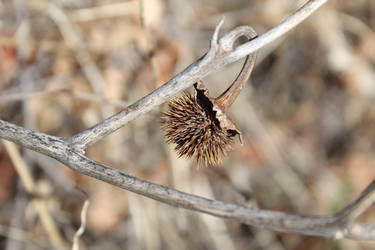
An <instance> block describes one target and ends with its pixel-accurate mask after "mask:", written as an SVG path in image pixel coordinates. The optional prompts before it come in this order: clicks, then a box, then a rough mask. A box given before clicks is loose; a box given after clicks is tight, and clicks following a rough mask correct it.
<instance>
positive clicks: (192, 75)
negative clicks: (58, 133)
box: [69, 0, 327, 150]
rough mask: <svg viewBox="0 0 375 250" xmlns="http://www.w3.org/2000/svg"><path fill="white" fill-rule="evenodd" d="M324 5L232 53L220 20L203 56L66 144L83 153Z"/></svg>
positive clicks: (313, 2)
mask: <svg viewBox="0 0 375 250" xmlns="http://www.w3.org/2000/svg"><path fill="white" fill-rule="evenodd" d="M325 2H327V0H310V1H309V2H307V3H306V4H305V5H304V6H303V7H301V8H300V9H299V10H297V11H296V13H294V14H293V15H291V16H290V17H288V18H287V19H286V20H284V21H283V22H282V23H280V24H279V25H277V26H276V27H274V28H272V29H271V30H269V31H268V32H266V33H265V34H263V35H261V36H259V37H257V38H255V39H253V40H251V41H249V42H247V43H245V44H243V45H242V46H240V47H238V48H236V49H233V46H228V45H232V44H233V43H234V41H235V40H236V39H237V38H238V36H236V35H234V34H233V31H232V32H228V33H227V34H226V35H224V36H223V37H222V38H221V39H219V40H218V33H219V31H220V28H221V26H222V24H223V20H221V21H220V23H219V24H218V25H217V27H216V29H215V32H214V35H213V37H212V40H211V46H210V49H209V51H208V52H207V54H206V55H205V56H203V57H202V58H201V59H199V60H197V61H196V62H194V63H193V64H191V65H190V66H188V67H187V68H186V69H185V70H184V71H182V72H181V73H179V74H177V75H176V76H175V77H173V78H172V79H171V80H169V81H168V82H167V83H165V84H164V85H163V86H161V87H160V88H158V89H156V90H155V91H154V92H152V93H150V94H149V95H147V96H145V97H143V98H142V99H140V100H138V101H136V102H135V103H134V104H132V105H130V106H128V107H127V108H125V109H124V110H122V111H121V112H119V113H117V114H116V115H114V116H111V117H110V118H108V119H106V120H104V121H103V122H102V123H99V124H97V125H95V126H94V127H92V128H89V129H87V130H85V131H82V132H80V133H78V134H76V135H74V136H72V137H71V138H70V139H69V140H70V141H71V143H72V144H74V147H75V148H76V149H77V150H84V149H85V148H87V147H88V146H90V145H92V144H95V143H96V142H98V141H100V140H101V139H102V138H103V137H105V136H106V135H108V134H110V133H112V132H114V131H116V130H117V129H119V128H121V127H122V126H124V125H125V124H127V123H128V122H130V121H132V120H134V119H136V118H137V117H139V116H140V115H142V114H145V113H147V112H149V111H150V110H152V109H153V108H155V107H157V106H158V105H160V104H162V103H164V102H165V101H167V100H168V99H169V98H170V97H172V96H174V95H176V94H177V93H179V92H181V91H182V90H184V89H186V88H188V87H190V86H191V85H193V84H194V83H195V82H197V81H198V80H199V79H202V78H203V77H205V76H206V75H208V74H210V73H211V72H214V71H215V70H217V69H219V68H221V67H223V66H225V65H227V64H230V63H232V62H235V61H237V60H239V59H241V58H243V57H244V56H246V55H249V54H251V53H253V52H255V51H256V50H258V49H260V48H261V47H263V46H265V45H266V44H268V43H270V42H272V41H274V40H275V39H277V38H278V37H280V36H281V35H283V34H285V33H286V32H288V31H290V30H291V29H292V28H294V27H295V26H297V25H298V24H299V23H301V22H302V21H303V20H304V19H306V18H307V17H308V16H310V15H311V14H312V13H313V12H314V11H315V10H317V9H318V8H319V7H320V6H322V5H323V4H324V3H325ZM237 32H238V33H241V32H242V31H241V29H239V30H237Z"/></svg>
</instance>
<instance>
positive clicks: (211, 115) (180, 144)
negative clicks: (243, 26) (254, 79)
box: [161, 30, 256, 166]
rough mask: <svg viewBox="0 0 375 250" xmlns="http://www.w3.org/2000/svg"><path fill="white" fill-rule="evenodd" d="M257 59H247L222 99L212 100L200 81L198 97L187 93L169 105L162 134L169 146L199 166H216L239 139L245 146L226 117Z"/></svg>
mask: <svg viewBox="0 0 375 250" xmlns="http://www.w3.org/2000/svg"><path fill="white" fill-rule="evenodd" d="M247 36H249V39H250V38H252V37H254V36H256V33H255V31H253V30H251V31H250V34H247ZM255 59H256V54H255V53H254V54H251V55H249V56H248V57H247V58H246V60H245V63H244V65H243V67H242V70H241V72H240V74H239V75H238V76H237V78H236V79H235V80H234V82H233V83H232V84H231V85H230V86H229V87H228V89H227V90H225V91H224V92H223V93H222V94H221V95H220V96H219V97H217V98H215V99H214V98H212V97H210V95H209V93H208V89H207V88H206V87H205V86H204V83H203V82H202V81H198V82H197V83H195V84H194V89H195V95H190V94H187V93H184V94H183V95H182V96H179V97H176V98H174V99H172V100H171V101H170V102H169V103H168V107H169V110H168V111H167V112H166V113H162V117H161V123H162V130H163V131H164V136H165V138H166V141H167V143H175V144H176V147H175V150H176V151H177V153H178V155H179V156H180V157H185V158H192V159H193V160H194V161H195V162H196V163H198V164H199V165H206V166H208V165H216V164H218V163H219V162H220V161H221V155H224V156H226V155H227V153H228V152H229V151H230V150H231V149H232V145H233V141H234V140H233V137H234V136H235V135H239V136H240V141H241V142H242V139H241V133H240V132H239V131H238V130H237V128H236V126H235V125H234V124H233V122H232V121H231V120H230V119H229V118H228V117H227V116H226V114H225V113H226V111H227V109H228V108H229V107H230V106H231V105H232V104H233V102H234V101H235V99H236V98H237V96H238V94H239V93H240V92H241V90H242V89H243V87H244V85H245V83H246V81H247V79H248V78H249V76H250V74H251V72H252V69H253V67H254V64H255Z"/></svg>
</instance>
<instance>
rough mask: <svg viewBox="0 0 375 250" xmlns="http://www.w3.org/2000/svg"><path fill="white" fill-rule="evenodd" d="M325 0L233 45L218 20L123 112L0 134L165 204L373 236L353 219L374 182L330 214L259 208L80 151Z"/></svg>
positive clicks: (276, 225) (324, 232) (257, 222)
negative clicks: (203, 41)
mask: <svg viewBox="0 0 375 250" xmlns="http://www.w3.org/2000/svg"><path fill="white" fill-rule="evenodd" d="M325 2H326V0H311V1H309V2H308V3H307V4H306V5H305V6H304V7H302V8H301V9H300V10H298V11H297V12H296V13H295V14H293V15H292V16H290V17H289V18H287V19H286V20H285V21H284V22H283V23H281V24H280V25H278V26H276V27H275V28H273V29H271V30H270V31H268V32H267V33H265V34H263V35H261V36H259V37H258V38H255V39H253V40H251V41H249V42H247V43H246V44H244V45H241V46H240V47H238V48H236V49H232V46H231V45H232V44H233V42H234V41H235V39H234V38H233V37H230V36H229V35H228V34H230V33H228V34H227V35H224V36H223V37H222V38H220V39H218V37H219V36H218V34H219V29H220V27H221V25H222V23H223V21H221V22H220V23H219V25H218V26H217V27H216V30H215V33H214V36H213V38H212V41H211V46H210V49H209V51H208V52H207V54H206V55H205V56H204V57H202V58H201V59H199V60H198V61H196V62H195V63H193V64H192V65H190V66H189V67H187V68H186V69H185V70H184V71H183V72H181V73H180V74H178V75H177V76H175V77H174V78H173V79H171V80H170V81H169V82H167V83H166V84H164V85H163V86H162V87H160V88H159V89H157V90H155V91H154V92H153V93H151V94H149V95H148V96H146V97H144V98H142V99H140V100H138V101H137V102H135V103H134V104H132V105H130V106H129V107H127V108H126V109H124V110H123V111H122V112H120V113H118V114H116V115H114V116H112V117H110V118H109V119H107V120H105V121H104V122H102V123H100V124H98V125H96V126H94V127H93V128H90V129H88V130H86V131H83V132H81V133H79V134H77V135H74V136H72V137H69V138H66V139H64V138H60V137H56V136H51V135H47V134H43V133H38V132H34V131H31V130H28V129H25V128H22V127H19V126H17V125H14V124H11V123H9V122H6V121H2V120H0V138H4V139H6V140H10V141H13V142H15V143H17V144H20V145H22V146H24V147H26V148H29V149H31V150H34V151H37V152H40V153H42V154H45V155H47V156H50V157H52V158H54V159H56V160H58V161H60V162H61V163H63V164H65V165H67V166H68V167H70V168H72V169H73V170H76V171H77V172H80V173H82V174H85V175H88V176H91V177H94V178H96V179H99V180H102V181H105V182H107V183H110V184H112V185H115V186H118V187H120V188H123V189H126V190H129V191H131V192H134V193H137V194H140V195H143V196H147V197H149V198H152V199H155V200H158V201H161V202H164V203H166V204H170V205H173V206H176V207H181V208H186V209H189V210H194V211H198V212H202V213H206V214H210V215H213V216H217V217H221V218H228V219H233V220H237V221H240V222H242V223H246V224H249V225H253V226H257V227H262V228H267V229H273V230H278V231H283V232H295V233H300V234H306V235H314V236H322V237H330V238H342V237H345V238H352V239H357V240H375V225H368V224H363V223H358V222H356V221H354V219H356V218H357V217H358V216H359V215H360V214H361V213H362V212H363V211H365V210H366V209H367V208H368V207H369V206H370V205H371V204H372V203H373V202H374V199H375V195H374V194H375V184H374V182H373V183H371V184H370V185H369V187H368V188H367V189H366V190H365V191H364V192H363V193H362V195H361V196H360V197H359V198H358V199H357V200H356V201H354V202H353V203H352V204H350V205H349V206H348V207H346V208H345V209H343V210H342V211H341V212H340V213H338V214H336V215H333V216H301V215H288V214H285V213H281V212H275V211H269V210H262V209H258V208H255V207H246V206H240V205H236V204H230V203H224V202H220V201H216V200H209V199H206V198H203V197H199V196H195V195H191V194H187V193H184V192H180V191H178V190H175V189H172V188H169V187H165V186H162V185H158V184H154V183H151V182H148V181H145V180H142V179H139V178H137V177H134V176H131V175H128V174H126V173H124V172H122V171H119V170H117V169H113V168H110V167H108V166H105V165H103V164H101V163H99V162H96V161H94V160H91V159H89V158H87V157H86V156H84V155H83V153H84V149H85V148H86V147H88V146H89V145H92V144H94V143H96V142H98V141H99V140H101V139H102V138H103V137H104V136H106V135H108V134H110V133H112V132H114V131H115V130H117V129H119V128H120V127H122V126H124V125H125V124H126V123H128V122H130V121H132V120H134V119H135V118H137V117H138V116H140V115H142V114H144V113H146V112H148V111H150V110H151V109H152V108H154V107H156V106H157V105H160V104H161V103H163V102H165V101H166V100H168V99H169V98H170V97H172V96H173V95H175V94H177V93H179V92H180V91H182V90H184V89H186V88H187V87H189V86H191V85H192V84H193V83H194V82H196V81H197V80H199V79H201V78H202V77H204V76H205V75H207V74H209V73H211V72H213V71H215V70H216V69H218V68H220V67H223V66H224V65H227V64H229V63H231V62H234V61H236V60H239V59H240V58H242V57H244V56H246V55H249V54H251V53H254V52H255V51H256V50H257V49H259V48H261V47H262V46H264V45H265V44H267V43H270V42H271V41H273V40H274V39H276V38H278V37H280V36H281V35H282V34H284V33H286V32H287V31H289V30H290V29H291V28H293V27H295V26H296V25H297V24H298V23H300V22H302V21H303V20H304V19H305V18H306V17H307V16H309V15H311V14H312V13H313V12H314V11H315V10H316V9H317V8H318V7H320V6H321V5H323V4H324V3H325Z"/></svg>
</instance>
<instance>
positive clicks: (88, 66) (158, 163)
mask: <svg viewBox="0 0 375 250" xmlns="http://www.w3.org/2000/svg"><path fill="white" fill-rule="evenodd" d="M303 2H305V1H292V0H280V1H272V0H252V1H245V0H232V1H224V0H204V1H198V0H190V1H178V0H164V1H163V0H139V1H137V0H133V1H116V0H0V119H2V120H6V121H9V122H12V123H15V124H18V125H21V126H24V127H26V128H29V129H33V130H36V131H40V132H44V133H48V134H52V135H56V136H70V135H73V134H75V133H77V132H79V131H81V130H84V129H86V128H88V127H90V126H92V125H94V124H96V123H98V122H100V121H102V120H103V119H104V118H106V117H108V116H110V115H112V114H114V113H116V112H118V111H120V110H121V109H122V108H124V107H126V106H127V105H128V104H131V103H133V102H134V101H136V100H138V99H139V98H141V97H143V96H145V95H146V94H148V93H150V92H151V91H153V90H154V89H155V88H157V87H159V86H160V85H161V84H163V83H164V82H166V81H167V80H169V79H170V78H171V77H172V76H174V75H175V74H176V73H178V72H180V71H181V70H183V69H184V68H185V67H186V66H188V65H189V64H191V63H192V62H194V61H195V60H197V59H198V58H199V57H201V56H202V55H203V54H204V53H205V52H206V51H207V49H208V46H209V41H210V38H211V35H212V34H213V30H214V28H215V25H216V24H217V23H218V21H219V20H220V18H221V17H222V16H224V17H225V23H224V27H223V29H222V32H225V31H228V30H230V29H232V28H234V27H236V26H238V25H251V26H252V27H254V29H255V30H256V31H257V32H258V33H259V34H262V33H264V32H266V31H267V30H268V29H270V28H272V27H273V26H275V25H277V24H278V23H279V22H281V21H282V20H283V19H284V18H285V17H287V16H288V15H290V14H291V13H293V11H295V10H296V9H297V8H298V7H299V6H301V5H302V4H303ZM241 64H242V61H239V62H237V63H235V64H232V65H229V66H227V67H225V69H222V70H220V71H218V72H216V73H214V74H212V75H210V76H208V77H207V78H206V79H204V81H205V82H206V83H207V86H208V88H209V89H210V92H211V93H212V95H213V96H216V95H219V94H220V93H221V92H222V91H223V90H224V89H225V88H226V86H227V85H228V84H229V83H230V82H231V81H232V79H233V78H234V77H235V76H236V74H237V73H238V72H239V70H240V68H241ZM374 102H375V1H371V0H356V1H350V0H332V1H329V2H328V4H326V5H325V6H324V7H323V8H321V9H320V10H319V11H318V12H316V13H315V14H314V15H313V16H311V17H310V18H308V19H307V20H306V21H305V22H304V23H303V24H301V25H299V26H298V27H297V28H295V29H294V30H293V31H292V32H290V33H288V34H287V35H285V36H283V37H282V38H281V39H279V40H277V41H275V42H273V43H272V44H270V45H268V46H266V47H264V48H262V49H261V51H260V54H259V57H258V61H257V64H256V67H255V71H254V73H253V75H252V76H251V79H250V80H249V82H248V84H247V86H246V88H245V89H244V91H242V93H241V95H240V96H239V98H238V99H237V101H236V102H235V103H234V105H233V106H232V107H231V108H230V110H229V116H230V117H231V118H232V120H233V121H234V122H235V123H236V124H237V127H238V129H239V130H241V132H242V134H243V137H244V145H243V146H240V144H239V142H237V143H236V146H235V147H234V150H233V151H232V152H231V153H230V155H229V156H228V157H226V158H225V159H224V160H223V162H222V164H220V165H219V166H216V167H208V168H205V167H198V166H196V165H194V164H193V163H192V162H190V161H186V160H183V159H179V158H178V157H177V156H176V153H175V152H174V150H173V145H167V144H165V142H164V141H163V135H162V132H161V131H160V122H159V120H160V111H163V110H165V108H166V105H162V106H160V108H159V109H158V110H154V111H152V112H149V113H147V114H145V115H143V116H142V117H140V118H138V119H136V120H135V121H133V122H131V123H129V124H128V125H127V126H125V127H124V128H121V129H120V130H118V131H117V132H116V133H114V134H112V135H111V136H108V137H107V138H105V139H104V140H103V141H101V142H100V143H98V144H96V145H94V146H92V147H90V148H89V150H88V152H87V155H88V156H89V157H91V158H93V159H95V160H98V161H100V162H103V163H105V164H108V165H110V166H112V167H114V168H117V169H121V170H123V171H125V172H126V173H130V174H132V175H135V176H137V177H140V178H143V179H146V180H148V181H152V182H155V183H158V184H162V185H166V186H170V187H174V188H177V189H178V190H181V191H185V192H189V193H193V194H197V195H201V196H204V197H208V198H214V199H218V200H221V201H226V202H232V203H236V204H242V205H248V206H258V207H260V208H263V209H270V210H277V211H283V212H287V213H296V214H316V215H328V214H332V213H335V212H337V211H338V210H340V209H341V208H343V207H344V206H345V205H347V204H348V203H349V202H350V201H352V200H353V199H354V198H355V197H356V196H358V195H359V194H360V192H361V191H362V190H363V189H364V188H365V187H366V186H367V185H368V184H369V183H370V182H371V181H372V180H373V179H374V178H375V129H374V127H375V105H374ZM19 152H20V153H21V154H22V155H21V156H19V157H20V158H21V159H23V161H24V163H25V165H24V166H23V167H21V169H22V168H23V169H29V171H30V172H31V174H32V181H33V182H34V186H35V190H34V194H32V195H31V194H29V193H28V192H26V191H25V188H24V186H25V185H24V181H23V180H21V179H20V177H19V174H18V173H17V172H16V170H15V165H19V163H17V162H16V161H15V160H14V158H10V157H9V154H8V153H9V147H7V148H6V147H5V144H4V143H1V142H0V249H6V250H18V249H32V250H33V249H55V248H56V247H59V246H60V247H61V248H64V247H65V249H69V248H71V246H72V241H73V236H74V233H75V232H76V230H77V229H78V227H79V226H80V223H81V222H80V214H81V211H82V205H83V203H84V201H85V199H86V197H88V199H89V201H90V206H89V208H88V211H87V215H86V216H87V225H86V231H85V233H84V234H83V235H82V236H81V239H80V249H92V250H96V249H97V250H99V249H202V250H203V249H205V250H206V249H207V250H211V249H225V250H240V249H273V250H283V249H293V250H299V249H351V250H356V249H374V247H375V244H374V243H364V242H357V241H352V240H339V241H335V240H331V239H323V238H316V237H307V236H301V235H296V234H289V233H278V232H273V231H270V230H264V229H258V228H254V227H251V226H247V225H243V224H241V223H238V222H234V221H229V220H223V219H217V218H214V217H211V216H208V215H203V214H199V213H194V212H190V211H186V210H183V209H176V208H174V207H170V206H167V205H165V204H162V203H160V202H156V201H154V200H151V199H147V198H144V197H141V196H139V195H136V194H133V193H130V192H127V191H125V190H121V189H119V188H116V187H113V186H111V185H108V184H106V183H103V182H100V181H98V180H95V179H93V178H89V177H86V176H83V175H81V174H77V173H75V172H73V171H72V170H70V169H69V168H67V167H65V166H63V165H61V164H60V163H58V162H56V161H54V160H52V159H49V158H47V157H45V156H42V155H40V154H37V153H35V152H31V151H28V150H24V149H20V151H19ZM21 165H22V164H21ZM84 193H86V195H84ZM36 194H37V195H36ZM38 204H39V205H38ZM38 206H39V208H38ZM43 218H45V219H43ZM46 218H47V219H46ZM48 218H49V219H48ZM46 220H47V221H49V223H46ZM360 221H363V222H367V223H375V208H372V209H371V210H369V211H368V212H366V213H365V214H364V215H363V216H361V217H360Z"/></svg>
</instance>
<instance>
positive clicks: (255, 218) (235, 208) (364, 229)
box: [0, 120, 375, 240]
mask: <svg viewBox="0 0 375 250" xmlns="http://www.w3.org/2000/svg"><path fill="white" fill-rule="evenodd" d="M0 137H2V138H5V139H9V140H12V141H13V142H15V143H18V144H20V145H22V146H25V147H27V148H29V149H32V150H35V151H39V152H41V153H43V154H45V155H49V156H51V157H53V158H55V159H56V160H58V161H60V162H62V163H63V164H65V165H67V166H69V167H70V168H72V169H73V170H76V171H78V172H80V173H82V174H85V175H88V176H91V177H94V178H96V179H99V180H102V181H105V182H107V183H109V184H112V185H116V186H118V187H120V188H123V189H126V190H129V191H131V192H134V193H137V194H140V195H144V196H147V197H149V198H152V199H154V200H158V201H161V202H164V203H167V204H169V205H172V206H176V207H181V208H186V209H189V210H193V211H198V212H202V213H206V214H211V215H213V216H217V217H221V218H228V219H232V220H236V221H240V222H242V223H246V224H249V225H252V226H256V227H262V228H267V229H273V230H277V231H283V232H295V233H300V234H306V235H313V236H322V237H329V238H342V237H346V238H352V239H358V240H375V226H373V225H367V224H362V223H356V222H353V223H351V224H347V223H343V222H346V221H345V218H344V219H343V217H342V216H340V214H343V213H345V211H343V212H341V213H339V214H338V215H334V216H302V215H289V214H285V213H281V212H275V211H269V210H262V209H258V208H255V207H245V206H240V205H235V204H230V203H225V202H221V201H216V200H209V199H206V198H203V197H199V196H196V195H191V194H187V193H184V192H180V191H178V190H175V189H173V188H169V187H165V186H162V185H158V184H154V183H151V182H148V181H145V180H142V179H139V178H137V177H134V176H132V175H129V174H126V173H124V172H122V171H119V170H117V169H113V168H110V167H107V166H105V165H103V164H101V163H98V162H96V161H94V160H91V159H89V158H87V157H85V156H84V155H82V154H80V153H77V152H76V151H74V149H72V148H71V147H70V146H69V143H68V142H67V141H64V140H62V139H61V138H58V137H54V136H50V135H46V134H43V133H36V132H33V131H30V130H27V129H24V128H22V127H19V126H16V125H13V124H11V123H8V122H5V121H1V120H0ZM43 145H48V146H43ZM369 189H371V190H372V191H370V190H369ZM374 189H375V185H374V184H371V185H370V186H369V188H368V189H366V190H365V192H364V193H363V194H362V195H361V197H362V198H361V199H358V200H357V201H355V203H356V202H361V201H362V200H367V199H365V197H367V196H368V195H370V196H371V194H372V193H373V190H374ZM349 207H356V205H354V204H352V205H350V206H349Z"/></svg>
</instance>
